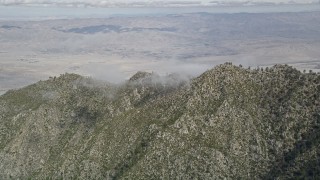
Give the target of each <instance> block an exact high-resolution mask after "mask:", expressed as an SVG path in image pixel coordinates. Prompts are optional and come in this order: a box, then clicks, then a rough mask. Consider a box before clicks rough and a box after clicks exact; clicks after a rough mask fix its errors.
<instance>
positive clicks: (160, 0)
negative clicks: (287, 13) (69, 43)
mask: <svg viewBox="0 0 320 180" xmlns="http://www.w3.org/2000/svg"><path fill="white" fill-rule="evenodd" d="M216 2H219V3H228V2H247V3H250V2H272V3H292V2H295V3H313V2H319V0H0V5H41V6H50V5H56V6H72V7H77V6H79V7H83V6H96V7H105V6H107V7H108V6H121V5H129V6H145V5H151V6H157V5H159V6H175V5H178V6H179V5H184V6H188V5H213V4H216Z"/></svg>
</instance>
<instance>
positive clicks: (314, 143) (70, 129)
mask: <svg viewBox="0 0 320 180" xmlns="http://www.w3.org/2000/svg"><path fill="white" fill-rule="evenodd" d="M0 162H1V163H0V179H148V180H149V179H292V178H297V179H299V178H304V179H319V178H320V75H319V74H316V73H313V72H308V73H302V72H300V71H298V70H296V69H294V68H292V67H289V66H287V65H275V66H273V67H269V68H264V69H262V68H256V69H249V68H242V67H239V66H234V65H232V64H231V63H226V64H223V65H219V66H216V67H215V68H213V69H211V70H208V71H207V72H205V73H203V74H202V75H201V76H199V77H197V78H194V79H188V78H183V77H181V76H179V75H177V74H173V75H169V76H166V77H162V76H158V75H156V74H155V73H145V72H138V73H137V74H135V75H134V76H133V77H132V78H130V80H128V81H127V82H125V83H122V84H120V85H119V84H118V85H114V84H109V83H105V82H99V81H96V80H93V79H91V78H88V77H82V76H79V75H76V74H64V75H61V76H60V77H53V78H50V79H49V80H47V81H40V82H38V83H36V84H33V85H30V86H27V87H25V88H22V89H19V90H11V91H8V92H7V93H6V94H4V95H2V96H0Z"/></svg>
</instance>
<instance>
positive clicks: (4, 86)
mask: <svg viewBox="0 0 320 180" xmlns="http://www.w3.org/2000/svg"><path fill="white" fill-rule="evenodd" d="M319 17H320V12H319V11H312V12H290V13H285V12H284V13H275V12H270V13H267V12H263V13H240V12H238V13H218V14H216V13H207V12H206V13H203V12H192V13H179V14H171V13H167V14H166V13H164V14H161V15H138V16H129V15H125V16H111V17H107V18H89V19H88V18H68V19H52V20H48V19H47V20H37V21H31V20H23V21H21V20H20V21H19V20H2V21H0V48H1V52H0V55H1V56H0V58H1V62H0V63H1V66H0V90H1V91H2V92H5V91H7V90H8V89H12V88H20V87H22V86H25V85H28V84H30V83H33V82H36V81H38V80H40V79H46V78H48V77H49V76H57V75H59V74H62V73H65V72H73V73H78V74H81V75H85V76H92V77H94V78H97V79H101V80H106V81H109V82H114V83H118V82H121V81H123V80H125V79H127V78H129V77H130V76H131V75H133V74H134V73H135V72H137V71H149V72H151V71H156V72H157V73H159V74H164V75H165V74H168V73H173V72H178V73H182V74H184V75H187V76H195V75H199V74H200V73H202V72H204V71H205V70H207V69H209V68H212V67H213V66H214V65H217V64H220V63H224V62H229V61H230V62H233V63H235V64H242V65H244V66H246V67H248V66H253V67H257V66H271V65H274V64H276V63H287V64H290V65H293V66H294V67H297V68H298V69H300V70H303V69H306V70H309V69H312V70H313V71H315V72H317V71H319V66H320V60H319V57H320V51H319V49H320V18H319Z"/></svg>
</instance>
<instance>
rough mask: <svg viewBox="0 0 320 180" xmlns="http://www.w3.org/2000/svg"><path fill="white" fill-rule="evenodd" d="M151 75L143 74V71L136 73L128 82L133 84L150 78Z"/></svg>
mask: <svg viewBox="0 0 320 180" xmlns="http://www.w3.org/2000/svg"><path fill="white" fill-rule="evenodd" d="M152 75H153V73H149V72H144V71H138V72H137V73H136V74H134V75H133V76H132V77H131V78H130V79H129V82H135V81H139V80H143V79H145V78H148V77H151V76H152Z"/></svg>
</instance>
